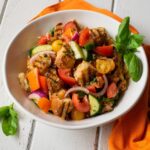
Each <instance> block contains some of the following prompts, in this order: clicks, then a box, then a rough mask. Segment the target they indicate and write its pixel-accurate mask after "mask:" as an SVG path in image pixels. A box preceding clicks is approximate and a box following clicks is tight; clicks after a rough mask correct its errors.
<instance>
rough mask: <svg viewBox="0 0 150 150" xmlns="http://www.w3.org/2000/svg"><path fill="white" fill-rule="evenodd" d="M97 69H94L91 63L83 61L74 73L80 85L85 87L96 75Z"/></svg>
mask: <svg viewBox="0 0 150 150" xmlns="http://www.w3.org/2000/svg"><path fill="white" fill-rule="evenodd" d="M96 72H97V71H96V68H94V67H93V66H92V65H91V64H90V63H88V62H86V61H82V63H81V64H79V65H78V66H77V68H76V70H75V72H74V77H75V79H76V81H77V82H78V84H79V85H81V86H84V85H85V84H86V83H87V82H89V81H90V80H91V79H92V78H93V77H94V76H95V75H96Z"/></svg>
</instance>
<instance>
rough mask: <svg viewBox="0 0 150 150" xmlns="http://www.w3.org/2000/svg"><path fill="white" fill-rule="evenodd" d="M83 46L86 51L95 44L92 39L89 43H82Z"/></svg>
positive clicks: (91, 48)
mask: <svg viewBox="0 0 150 150" xmlns="http://www.w3.org/2000/svg"><path fill="white" fill-rule="evenodd" d="M84 48H85V49H86V50H87V51H91V50H93V49H94V48H95V44H94V42H93V41H90V42H89V43H87V44H86V45H84Z"/></svg>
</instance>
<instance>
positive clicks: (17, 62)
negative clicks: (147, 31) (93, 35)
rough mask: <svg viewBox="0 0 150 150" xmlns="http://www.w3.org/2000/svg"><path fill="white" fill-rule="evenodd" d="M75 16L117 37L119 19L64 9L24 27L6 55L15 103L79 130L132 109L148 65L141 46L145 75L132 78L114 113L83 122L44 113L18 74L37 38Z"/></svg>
mask: <svg viewBox="0 0 150 150" xmlns="http://www.w3.org/2000/svg"><path fill="white" fill-rule="evenodd" d="M73 19H75V20H77V21H78V22H79V23H80V24H82V25H85V26H88V27H89V28H92V27H99V26H102V27H105V28H106V29H107V31H108V32H109V34H110V35H111V36H112V37H113V38H114V37H115V35H116V34H117V30H118V26H119V24H120V23H119V22H117V21H116V20H114V19H112V18H110V17H108V16H105V15H103V14H99V13H95V12H90V11H81V10H70V11H62V12H57V13H53V14H50V15H47V16H44V17H41V18H40V19H37V20H35V21H33V22H31V23H30V24H28V25H27V26H26V27H25V28H23V29H22V30H21V31H20V32H19V33H18V34H17V36H16V37H15V38H14V39H13V41H12V42H11V43H10V46H9V48H8V50H7V53H6V56H5V66H4V82H5V85H6V89H7V91H8V93H9V94H10V96H11V97H12V99H13V100H14V101H15V103H16V104H18V105H19V106H20V107H21V109H22V110H24V111H25V112H26V113H28V114H30V116H32V117H34V118H36V119H38V120H40V121H43V122H45V123H47V124H49V125H54V126H57V127H62V128H69V129H78V128H86V127H91V126H96V125H100V124H103V123H106V122H109V121H111V120H113V119H115V118H117V117H119V116H120V115H122V114H123V113H125V112H126V111H128V110H129V109H130V108H131V107H132V106H133V105H134V104H135V102H136V101H137V100H138V98H139V97H140V95H141V93H142V91H143V89H144V87H145V84H146V80H147V74H148V73H147V72H148V67H147V60H146V56H145V53H144V50H143V48H142V47H140V48H139V49H138V50H139V52H138V53H137V55H138V56H139V57H140V59H141V60H142V63H143V74H142V77H141V79H140V80H139V81H138V82H133V81H130V84H129V87H128V90H127V91H126V93H125V94H124V96H123V97H122V99H121V100H120V102H119V104H118V105H117V106H116V107H115V109H114V110H113V111H112V112H109V113H106V114H103V115H100V116H97V117H93V118H89V119H85V120H82V121H69V122H68V121H65V120H61V119H60V118H58V117H56V116H54V115H51V114H45V113H43V112H42V111H40V109H38V107H37V106H36V105H35V104H34V103H33V102H31V101H29V100H28V98H27V95H26V93H25V92H24V91H23V90H22V89H21V88H20V85H19V82H18V79H17V76H18V73H19V72H22V71H25V68H26V57H27V50H29V49H30V48H31V47H32V46H33V43H34V42H35V40H36V37H37V36H39V35H42V34H45V33H46V32H47V31H49V29H50V28H52V27H53V26H55V25H56V24H57V23H58V22H63V23H65V22H67V21H69V20H73Z"/></svg>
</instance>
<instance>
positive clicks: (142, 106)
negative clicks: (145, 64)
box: [33, 0, 150, 150]
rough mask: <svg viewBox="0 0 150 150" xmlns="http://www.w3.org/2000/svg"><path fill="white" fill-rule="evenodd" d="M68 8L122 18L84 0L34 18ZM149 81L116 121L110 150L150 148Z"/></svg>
mask: <svg viewBox="0 0 150 150" xmlns="http://www.w3.org/2000/svg"><path fill="white" fill-rule="evenodd" d="M68 9H84V10H91V11H96V12H99V13H102V14H105V15H107V16H110V17H112V18H114V19H116V20H118V21H121V20H122V19H121V18H120V17H118V16H117V15H115V14H113V13H112V12H110V11H108V10H106V9H101V8H97V7H94V6H92V5H91V4H89V3H87V2H85V1H84V0H64V1H63V2H60V3H58V4H55V5H52V6H49V7H47V8H45V9H44V10H43V11H41V12H40V13H39V14H38V15H37V16H36V17H35V18H33V19H36V18H38V17H41V16H43V15H46V14H48V13H52V12H55V11H60V10H68ZM130 29H131V30H132V32H134V33H137V30H136V29H135V28H134V27H132V26H130ZM144 49H145V51H146V54H147V57H148V59H150V46H146V45H144ZM149 66H150V63H149ZM149 83H150V80H148V83H147V86H146V88H145V91H144V93H143V95H142V96H141V98H140V100H139V101H138V103H137V104H136V105H135V107H134V108H133V109H132V110H131V111H129V112H128V113H127V114H125V115H124V116H122V117H120V118H119V119H118V120H117V121H116V122H115V124H114V127H113V129H112V132H111V134H110V138H109V150H150V122H149V121H148V117H147V114H148V100H149V93H150V90H149ZM149 104H150V102H149Z"/></svg>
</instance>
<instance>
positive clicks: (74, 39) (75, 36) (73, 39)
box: [71, 32, 79, 42]
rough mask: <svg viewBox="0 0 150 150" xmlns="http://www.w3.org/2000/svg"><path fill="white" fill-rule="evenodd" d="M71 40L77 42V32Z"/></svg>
mask: <svg viewBox="0 0 150 150" xmlns="http://www.w3.org/2000/svg"><path fill="white" fill-rule="evenodd" d="M71 40H72V41H76V42H78V40H79V33H78V32H75V33H74V35H73V37H72V39H71Z"/></svg>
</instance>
